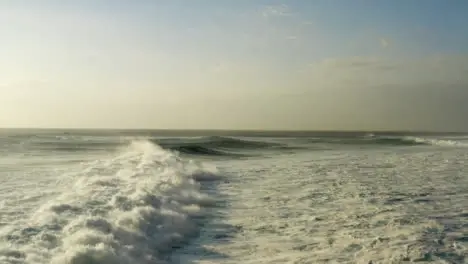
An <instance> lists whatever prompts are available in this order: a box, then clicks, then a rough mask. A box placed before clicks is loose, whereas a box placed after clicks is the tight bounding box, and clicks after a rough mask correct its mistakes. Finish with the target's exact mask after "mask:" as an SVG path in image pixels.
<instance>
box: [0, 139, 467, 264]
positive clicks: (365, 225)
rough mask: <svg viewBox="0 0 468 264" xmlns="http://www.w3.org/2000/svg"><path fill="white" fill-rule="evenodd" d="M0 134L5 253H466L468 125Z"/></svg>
mask: <svg viewBox="0 0 468 264" xmlns="http://www.w3.org/2000/svg"><path fill="white" fill-rule="evenodd" d="M0 134H1V135H0V177H1V180H2V185H1V186H0V197H1V202H0V263H15V264H16V263H38V264H39V263H54V264H55V263H56V264H59V263H60V264H61V263H70V264H84V263H125V264H126V263H369V262H370V261H372V263H412V262H422V263H424V262H427V263H429V262H430V263H465V261H466V260H465V258H466V254H467V252H468V251H467V250H466V247H467V246H468V244H467V242H466V241H467V239H466V233H467V232H468V229H467V228H466V227H467V226H468V218H467V217H466V216H467V214H468V212H466V209H465V207H466V206H467V205H468V197H467V196H466V194H465V193H466V190H467V188H468V181H467V180H466V179H465V178H466V177H464V176H465V175H466V172H467V169H468V168H467V167H466V165H465V163H466V160H467V158H468V148H467V147H468V137H467V136H464V135H460V134H458V135H455V134H452V135H443V134H439V135H427V134H426V135H422V134H405V133H401V134H378V133H375V134H368V133H335V134H333V133H328V134H327V133H322V134H321V133H316V134H308V135H305V134H302V135H298V134H295V135H294V134H290V135H282V136H281V135H280V136H278V135H271V134H269V135H268V134H261V133H258V134H253V135H252V134H250V135H238V134H237V135H236V134H235V133H231V134H229V133H227V134H221V135H212V134H207V135H193V134H190V133H187V134H183V133H182V135H181V134H177V133H174V134H173V135H170V134H164V133H162V134H161V133H159V134H158V133H153V132H148V131H139V132H132V133H129V132H124V131H120V132H119V131H117V132H115V131H114V132H109V131H100V132H93V131H71V132H64V131H39V132H38V131H22V132H18V131H11V130H9V131H2V133H0Z"/></svg>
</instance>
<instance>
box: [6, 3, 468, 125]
mask: <svg viewBox="0 0 468 264" xmlns="http://www.w3.org/2000/svg"><path fill="white" fill-rule="evenodd" d="M467 27H468V2H467V1H462V0H453V1H440V0H439V1H436V0H426V1H416V0H405V1H404V0H392V1H390V0H387V1H383V0H381V1H377V0H376V1H364V0H362V1H360V0H355V1H346V0H341V1H338V0H328V1H325V0H323V1H315V0H309V1H305V0H304V1H266V0H259V1H255V0H230V1H227V0H204V1H202V0H185V1H181V0H179V1H176V0H165V1H162V0H161V1H158V0H154V1H149V0H146V1H143V0H140V1H138V0H132V1H130V0H127V1H124V0H99V1H96V0H81V1H72V0H55V1H52V0H42V1H37V0H30V1H25V0H10V1H8V0H0V126H1V127H24V126H26V127H31V126H32V127H122V128H224V129H438V130H460V129H462V130H468V122H467V121H466V116H467V115H466V114H468V106H465V105H468V104H466V103H465V102H466V100H467V99H468V31H467V30H466V28H467Z"/></svg>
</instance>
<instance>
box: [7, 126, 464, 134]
mask: <svg viewBox="0 0 468 264" xmlns="http://www.w3.org/2000/svg"><path fill="white" fill-rule="evenodd" d="M0 130H23V131H25V130H36V131H38V130H39V131H64V132H66V131H122V132H195V133H196V132H208V133H209V132H213V133H216V132H220V133H230V132H234V133H236V134H239V133H270V134H276V133H290V134H307V133H350V134H352V133H368V134H374V133H376V134H377V133H378V134H405V133H406V134H468V131H442V130H413V129H401V130H396V129H373V130H371V129H364V130H356V129H335V130H333V129H307V130H297V129H221V128H206V129H201V128H192V129H182V128H71V127H68V128H67V127H62V128H61V127H51V128H46V127H0Z"/></svg>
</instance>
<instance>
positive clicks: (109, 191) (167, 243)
mask: <svg viewBox="0 0 468 264" xmlns="http://www.w3.org/2000/svg"><path fill="white" fill-rule="evenodd" d="M217 179H219V176H218V174H217V171H216V170H215V169H213V168H208V167H206V165H200V164H196V163H195V162H190V161H184V160H182V159H181V158H180V157H178V156H177V155H175V154H174V153H172V152H169V151H165V150H163V149H162V148H160V147H159V146H157V145H155V144H153V143H151V142H149V141H133V142H131V144H130V146H127V147H125V149H124V150H123V151H122V152H121V154H119V155H117V156H114V157H112V158H109V159H104V160H97V161H95V162H92V163H90V164H86V166H85V168H83V169H82V170H79V171H77V173H76V176H73V178H72V179H70V180H71V181H72V182H73V184H72V186H68V188H66V189H64V190H63V193H62V194H61V195H59V196H58V197H55V198H53V199H52V200H51V201H50V202H48V203H47V204H44V205H43V206H42V207H40V208H38V209H37V210H36V211H35V212H34V213H33V214H32V215H31V216H30V218H29V219H27V220H25V221H24V222H21V224H19V223H16V224H14V225H9V226H7V227H4V228H3V229H1V230H0V238H1V240H2V241H6V243H5V244H1V245H0V262H1V263H52V264H85V263H86V264H87V263H96V264H97V263H100V264H106V263H109V264H111V263H112V264H140V263H141V264H143V263H145V264H150V263H166V262H165V259H166V257H167V256H168V254H170V253H171V252H172V251H173V250H174V248H178V247H180V246H182V245H183V244H184V243H186V242H187V241H188V240H189V239H190V238H192V237H194V236H196V235H197V234H198V231H199V228H200V224H201V221H202V219H203V218H206V217H207V216H206V211H207V210H208V208H210V207H213V206H216V202H217V201H216V200H215V199H214V198H213V197H211V196H208V195H207V194H205V193H203V192H202V191H201V188H200V187H201V182H202V181H216V180H217Z"/></svg>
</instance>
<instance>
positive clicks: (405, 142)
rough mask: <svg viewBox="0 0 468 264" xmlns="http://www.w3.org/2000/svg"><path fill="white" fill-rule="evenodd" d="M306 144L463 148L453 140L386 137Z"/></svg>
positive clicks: (321, 140) (310, 141)
mask: <svg viewBox="0 0 468 264" xmlns="http://www.w3.org/2000/svg"><path fill="white" fill-rule="evenodd" d="M305 141H306V143H308V144H338V145H358V146H372V145H378V146H424V145H426V146H447V147H449V146H452V147H457V146H458V147H463V146H466V145H465V144H464V143H461V142H457V141H453V140H440V139H428V138H418V137H405V136H403V137H386V136H365V137H354V138H311V139H306V140H305Z"/></svg>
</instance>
